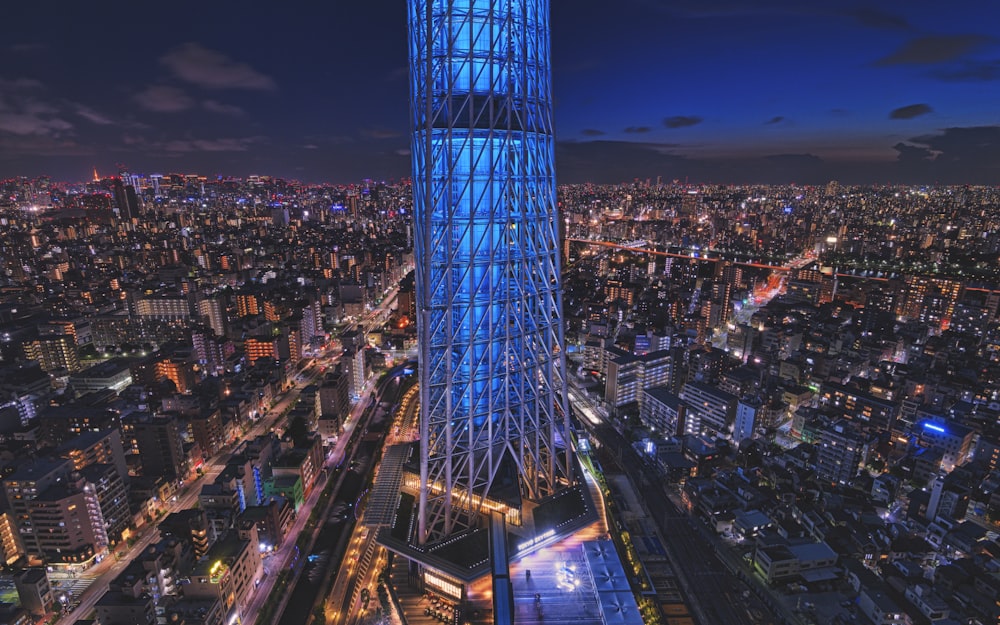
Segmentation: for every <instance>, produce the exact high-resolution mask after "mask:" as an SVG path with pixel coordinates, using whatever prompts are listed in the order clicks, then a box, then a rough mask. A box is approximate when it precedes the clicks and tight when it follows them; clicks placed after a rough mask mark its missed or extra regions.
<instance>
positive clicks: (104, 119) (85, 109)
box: [76, 104, 115, 126]
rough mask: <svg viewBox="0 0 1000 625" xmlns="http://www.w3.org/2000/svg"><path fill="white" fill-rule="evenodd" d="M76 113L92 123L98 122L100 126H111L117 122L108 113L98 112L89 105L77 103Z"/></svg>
mask: <svg viewBox="0 0 1000 625" xmlns="http://www.w3.org/2000/svg"><path fill="white" fill-rule="evenodd" d="M76 114H77V115H79V116H80V117H82V118H84V119H85V120H87V121H88V122H90V123H92V124H97V125H98V126H110V125H111V124H114V123H115V122H114V120H112V119H111V118H110V117H108V116H107V115H103V114H101V113H98V112H97V111H95V110H94V109H92V108H90V107H89V106H84V105H83V104H77V105H76Z"/></svg>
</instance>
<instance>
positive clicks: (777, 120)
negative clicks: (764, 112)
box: [764, 115, 785, 126]
mask: <svg viewBox="0 0 1000 625" xmlns="http://www.w3.org/2000/svg"><path fill="white" fill-rule="evenodd" d="M783 121H785V116H784V115H775V116H774V117H772V118H771V119H769V120H767V121H766V122H764V125H765V126H773V125H775V124H780V123H781V122H783Z"/></svg>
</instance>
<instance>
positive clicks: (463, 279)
mask: <svg viewBox="0 0 1000 625" xmlns="http://www.w3.org/2000/svg"><path fill="white" fill-rule="evenodd" d="M409 22H410V23H409V32H410V79H411V82H410V93H411V108H412V113H413V116H414V119H413V123H414V133H413V139H412V152H413V192H414V201H415V213H416V216H415V224H416V231H415V235H416V236H415V255H416V264H417V271H416V278H417V280H416V298H417V308H418V322H417V323H418V325H417V328H418V337H419V346H420V410H421V415H420V430H421V431H420V440H421V458H420V471H421V476H420V483H421V486H420V493H419V499H418V517H417V518H418V527H417V533H418V536H417V540H418V542H420V543H430V542H434V541H437V540H440V539H441V538H444V537H446V536H449V535H453V534H454V533H456V532H458V531H461V530H463V529H465V528H467V527H473V526H475V525H477V524H479V523H480V522H481V521H482V519H483V515H484V514H485V513H487V512H488V511H489V510H501V511H502V512H503V513H504V514H505V515H506V516H507V520H508V524H513V525H522V524H524V525H530V520H529V519H526V518H522V516H521V515H522V506H521V505H518V504H516V503H515V504H513V505H511V504H510V503H509V502H511V501H512V499H513V500H516V501H523V500H525V499H526V500H528V501H536V502H537V501H538V500H541V499H543V498H544V497H546V496H548V495H551V494H553V493H556V492H558V491H559V490H561V489H563V488H566V487H568V486H569V485H570V484H571V483H572V481H573V473H572V471H571V470H570V466H571V465H570V463H571V456H570V453H571V452H570V449H569V445H568V441H565V440H564V438H563V437H564V436H566V430H567V429H568V413H567V404H566V389H565V380H564V378H563V371H564V370H565V354H564V352H563V351H562V345H563V326H562V312H561V311H562V301H561V294H560V276H559V271H560V268H559V240H558V238H559V234H558V229H559V226H558V224H557V215H556V188H555V163H554V146H555V141H554V137H553V126H552V113H551V108H552V106H551V103H552V95H551V85H550V67H549V2H548V0H410V2H409ZM501 491H502V492H501ZM500 502H503V503H502V504H501V503H500Z"/></svg>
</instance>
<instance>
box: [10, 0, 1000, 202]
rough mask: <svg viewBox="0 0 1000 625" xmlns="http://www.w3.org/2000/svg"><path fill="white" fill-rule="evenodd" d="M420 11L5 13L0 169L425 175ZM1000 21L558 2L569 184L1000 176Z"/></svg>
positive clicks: (892, 8) (908, 7)
mask: <svg viewBox="0 0 1000 625" xmlns="http://www.w3.org/2000/svg"><path fill="white" fill-rule="evenodd" d="M56 7H59V8H56ZM405 14H406V7H405V3H404V2H403V0H326V1H322V2H308V3H307V2H295V1H292V2H281V3H279V2H229V1H225V0H202V1H200V2H188V1H176V2H165V3H159V2H158V3H151V2H135V1H132V2H115V1H109V2H97V3H95V2H64V3H47V2H38V1H35V2H9V3H6V6H5V7H4V11H3V13H2V17H0V177H8V176H14V175H27V176H34V175H40V174H48V175H51V176H53V177H54V178H56V179H59V180H81V179H86V178H89V177H90V175H91V171H92V168H93V167H97V169H98V171H99V172H100V173H102V174H108V173H112V172H113V171H114V170H115V164H116V163H124V164H126V165H127V166H128V167H129V168H130V170H131V171H133V172H136V173H154V172H158V173H167V172H187V173H191V172H197V173H203V174H209V175H216V174H218V175H234V176H245V175H248V174H253V173H257V174H272V175H278V176H284V177H289V178H297V179H300V180H304V181H308V182H321V181H330V182H353V181H357V180H359V179H361V178H366V177H368V178H378V179H398V178H400V177H405V176H408V175H409V139H408V124H409V116H408V104H407V97H408V95H407V94H408V90H407V82H406V81H407V74H406V63H407V60H406V54H407V49H406V22H405ZM998 24H1000V4H998V3H995V2H988V1H987V2H984V1H983V0H975V1H966V0H958V1H949V2H940V1H935V2H929V1H925V0H910V1H899V2H880V3H872V4H852V3H850V2H825V3H820V2H810V1H808V0H794V1H788V2H770V1H767V0H734V1H732V2H725V1H719V0H692V1H690V2H674V1H671V0H552V40H553V74H554V77H553V80H554V85H555V102H556V106H555V117H556V130H557V138H558V141H559V143H558V148H557V150H558V153H557V157H558V159H557V165H558V177H559V180H560V182H581V181H595V182H621V181H629V180H632V179H634V178H640V179H645V178H647V177H652V178H655V177H656V176H662V177H663V180H664V181H670V180H673V179H679V180H682V181H683V180H685V179H687V180H688V181H690V182H699V183H700V182H715V183H745V182H761V183H786V182H797V183H802V184H821V183H824V182H826V181H828V180H831V179H836V180H840V181H841V182H843V183H870V182H877V183H921V184H930V183H935V182H937V183H976V184H983V183H985V184H998V183H1000V36H998V35H997V33H1000V27H998V26H997V25H998Z"/></svg>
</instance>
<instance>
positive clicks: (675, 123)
mask: <svg viewBox="0 0 1000 625" xmlns="http://www.w3.org/2000/svg"><path fill="white" fill-rule="evenodd" d="M703 121H705V120H703V119H702V118H700V117H698V116H697V115H674V116H673V117H667V118H666V119H664V120H663V125H664V126H666V127H667V128H687V127H688V126H697V125H698V124H700V123H701V122H703Z"/></svg>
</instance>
